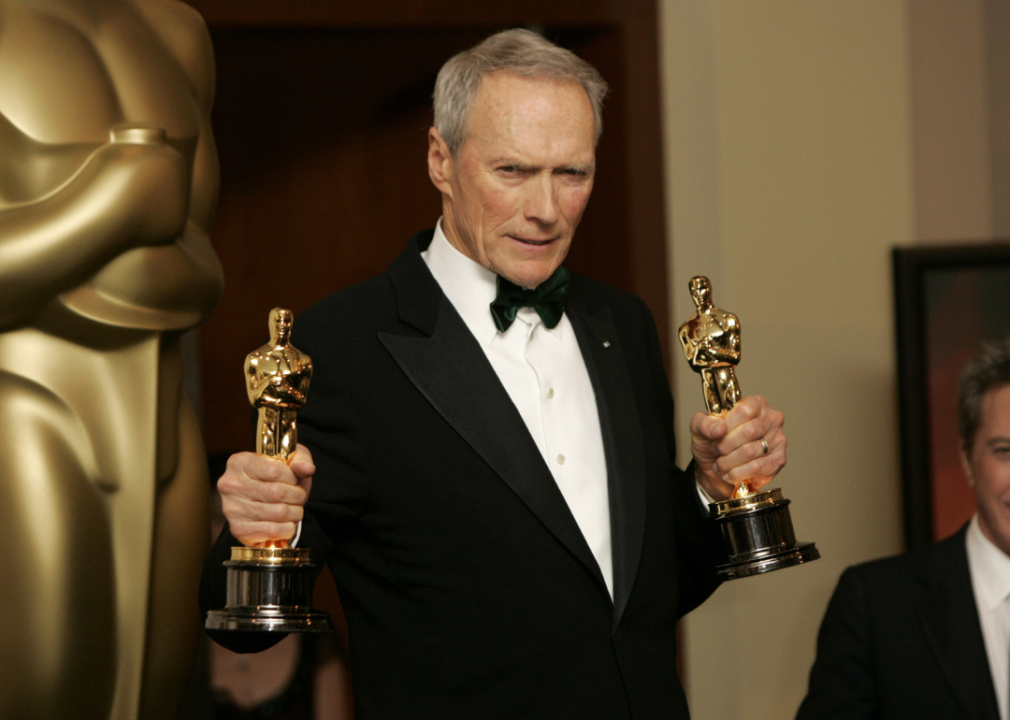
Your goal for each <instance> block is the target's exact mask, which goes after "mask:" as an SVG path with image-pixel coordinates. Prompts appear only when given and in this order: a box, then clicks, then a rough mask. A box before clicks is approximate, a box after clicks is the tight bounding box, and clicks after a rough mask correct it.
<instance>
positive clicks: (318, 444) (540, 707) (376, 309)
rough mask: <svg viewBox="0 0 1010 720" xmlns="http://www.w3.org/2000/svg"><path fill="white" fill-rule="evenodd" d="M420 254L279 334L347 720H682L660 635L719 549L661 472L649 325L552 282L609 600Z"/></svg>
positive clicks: (666, 635) (603, 299) (422, 240)
mask: <svg viewBox="0 0 1010 720" xmlns="http://www.w3.org/2000/svg"><path fill="white" fill-rule="evenodd" d="M431 237H432V232H431V231H427V232H424V233H419V234H418V235H416V236H415V237H414V238H413V239H412V240H411V242H410V244H409V246H408V248H407V249H406V250H405V251H404V252H403V253H402V254H401V255H400V256H399V257H398V258H397V259H396V260H395V261H394V262H393V263H392V265H391V266H390V268H389V270H388V271H387V272H386V273H384V274H382V275H379V276H377V277H375V278H372V279H371V280H369V281H366V282H365V283H362V284H360V285H357V286H354V287H351V288H348V289H346V290H343V291H341V292H338V293H336V294H335V295H332V296H330V297H329V298H327V299H325V300H323V301H322V302H320V303H319V304H317V305H316V306H314V307H313V308H311V309H310V310H308V311H307V312H305V313H304V314H303V315H301V316H300V317H299V318H298V320H297V321H296V322H295V325H294V336H293V341H294V344H295V345H296V346H297V347H298V348H299V349H301V350H303V351H305V352H306V353H308V354H309V355H311V356H312V358H313V363H314V366H315V371H314V376H313V379H312V386H311V388H310V391H309V400H308V403H307V405H306V406H305V408H304V410H303V411H302V412H301V413H300V415H299V434H300V439H301V441H302V442H304V443H305V444H306V445H307V446H309V447H310V449H311V450H312V453H313V457H314V460H315V462H316V465H317V472H316V476H315V479H314V481H313V488H312V495H311V498H310V500H309V503H308V505H307V507H306V511H307V517H306V520H305V522H304V523H303V529H302V536H301V540H300V545H302V546H307V547H310V548H312V551H313V558H314V559H316V560H325V561H326V562H328V563H329V565H330V568H331V569H332V572H333V575H334V577H335V578H336V582H337V587H338V589H339V591H340V596H341V599H342V602H343V605H344V610H345V612H346V615H347V622H348V627H349V630H350V652H351V667H352V671H353V674H354V692H355V708H356V712H357V713H358V717H359V718H361V720H369V719H370V718H390V719H392V718H395V719H397V720H399V719H402V718H439V719H445V718H482V719H486V718H503V719H505V718H508V719H509V720H515V719H516V718H545V719H550V720H563V719H565V718H572V719H573V720H576V719H577V720H587V719H589V718H600V719H601V720H603V719H606V720H619V719H620V718H635V719H636V720H646V719H649V718H686V717H688V711H687V704H686V702H685V698H684V693H683V690H682V689H681V685H680V682H679V680H678V677H677V669H676V638H675V624H676V622H677V619H678V618H680V617H681V616H682V615H683V614H684V613H686V612H688V611H689V610H691V609H692V608H694V607H695V606H697V605H698V604H699V603H701V602H702V601H703V600H704V599H705V598H706V597H707V596H708V595H709V594H710V593H711V592H712V591H713V590H714V589H715V587H716V585H717V580H716V577H715V573H714V565H715V563H716V562H718V561H720V558H719V557H718V552H717V548H718V547H719V541H718V538H717V537H716V536H715V535H714V534H713V531H712V529H711V526H710V524H708V523H707V522H706V521H705V520H704V518H703V513H702V509H701V508H700V503H699V502H698V499H697V495H696V491H695V488H694V482H693V477H691V476H688V475H686V474H685V473H683V472H681V471H680V470H678V469H677V468H676V467H675V465H674V442H673V433H672V414H673V402H672V399H671V397H670V391H669V386H668V384H667V380H666V376H665V373H664V370H663V365H662V358H661V355H660V348H659V341H658V337H657V334H656V329H655V326H654V323H653V321H652V318H651V315H650V314H649V312H648V310H647V309H646V307H645V305H644V303H642V302H641V301H640V300H638V299H637V298H635V297H633V296H631V295H628V294H626V293H622V292H619V291H617V290H615V289H613V288H610V287H608V286H605V285H603V284H601V283H597V282H595V281H592V280H589V279H587V278H584V277H580V276H575V277H574V278H573V280H572V287H571V293H570V296H569V298H570V299H569V303H568V309H567V311H566V312H567V313H568V316H569V318H570V320H571V322H572V325H573V326H574V328H575V333H576V336H577V338H578V342H579V347H580V348H581V350H582V354H583V357H584V358H585V361H586V366H587V368H588V370H589V375H590V378H591V380H592V383H593V388H594V390H595V392H596V402H597V406H598V408H599V414H600V423H601V427H602V431H603V439H604V446H605V453H606V461H607V473H608V482H609V496H610V512H611V531H612V547H613V560H614V599H613V602H612V601H611V598H610V595H609V594H608V592H607V589H606V585H605V584H604V580H603V576H602V574H601V572H600V569H599V566H598V565H597V563H596V561H595V558H594V557H593V554H592V552H591V551H590V549H589V547H588V545H587V544H586V541H585V540H584V538H583V536H582V533H581V532H580V530H579V527H578V525H577V524H576V522H575V520H574V518H573V517H572V514H571V512H570V511H569V509H568V506H567V504H566V503H565V500H564V498H563V497H562V495H561V492H560V490H559V489H558V487H557V485H556V484H555V482H554V479H553V477H552V475H551V472H550V470H549V469H548V467H547V465H546V464H545V463H544V460H543V458H542V456H541V455H540V452H539V450H538V449H537V446H536V444H535V443H534V441H533V439H532V438H531V437H530V435H529V432H528V431H527V429H526V426H525V424H524V423H523V420H522V418H521V416H520V415H519V412H518V410H516V408H515V406H514V405H513V404H512V402H511V400H510V399H509V396H508V394H507V392H506V391H505V389H504V387H503V386H502V384H501V382H500V381H499V380H498V377H497V376H496V375H495V373H494V370H493V369H492V367H491V365H490V364H489V362H488V361H487V359H486V357H485V355H484V353H483V351H482V350H481V348H480V346H479V344H478V343H477V341H476V339H475V338H474V337H473V335H472V334H471V333H470V331H469V330H468V328H467V327H466V325H465V324H464V323H463V321H462V319H461V318H460V317H459V315H458V314H457V313H456V311H455V309H454V308H453V307H452V305H451V304H450V303H449V301H448V300H447V299H446V298H445V296H444V295H443V293H442V292H441V289H440V288H439V286H438V284H437V283H436V282H435V280H434V278H433V277H432V275H431V273H430V272H429V271H428V269H427V266H426V265H425V263H424V261H423V259H422V258H421V256H420V252H421V250H423V249H424V248H425V247H427V245H428V243H430V242H431ZM234 542H235V541H234V540H233V539H232V538H231V537H230V535H229V534H228V533H227V532H225V533H224V535H223V536H222V537H221V538H220V539H219V541H218V543H217V544H216V545H215V549H214V550H213V551H212V552H211V554H210V555H209V556H208V562H207V565H206V569H205V575H204V583H203V590H202V595H203V605H204V610H207V609H211V608H213V607H220V606H222V604H223V602H224V578H223V574H222V572H221V571H220V570H219V568H220V562H221V561H222V560H224V559H225V558H226V555H227V548H228V547H229V546H230V545H231V544H233V543H234ZM215 639H219V638H215ZM219 641H221V639H219ZM224 642H225V643H226V644H229V645H230V646H231V647H233V648H236V649H250V648H253V649H255V648H254V646H253V643H254V642H255V640H249V639H245V638H224Z"/></svg>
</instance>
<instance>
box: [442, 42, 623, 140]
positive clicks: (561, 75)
mask: <svg viewBox="0 0 1010 720" xmlns="http://www.w3.org/2000/svg"><path fill="white" fill-rule="evenodd" d="M494 72H506V73H511V74H513V75H518V76H520V77H524V78H538V79H547V80H561V81H570V82H577V83H579V84H580V85H581V86H582V87H583V89H584V90H585V91H586V95H588V96H589V103H590V104H591V105H592V107H593V122H594V125H595V130H596V139H597V140H599V139H600V134H601V133H602V132H603V97H604V96H605V95H606V94H607V83H606V81H605V80H604V79H603V77H602V76H601V75H600V73H599V72H597V71H596V68H594V67H593V66H592V65H590V64H589V63H587V62H586V61H585V60H583V59H582V58H580V57H579V56H577V55H576V54H575V53H573V52H571V51H570V50H565V49H564V48H560V47H558V46H557V45H555V44H554V43H552V42H550V41H549V40H546V39H545V38H543V37H541V36H540V35H538V34H536V33H535V32H533V31H531V30H524V29H521V28H516V29H514V30H505V31H503V32H500V33H497V34H495V35H492V36H491V37H489V38H487V39H486V40H484V41H483V42H482V43H480V44H479V45H476V46H474V47H472V48H470V49H469V50H464V51H463V52H461V53H459V54H458V55H454V56H453V57H451V58H449V60H448V61H447V62H446V63H445V65H443V66H442V69H441V70H439V72H438V79H437V80H436V81H435V94H434V101H435V102H434V105H435V128H436V129H437V130H438V132H439V134H440V135H441V136H442V137H443V138H444V139H445V142H446V144H447V145H448V146H449V152H451V153H452V154H453V156H455V155H456V151H457V150H459V148H460V146H461V145H462V144H463V140H465V139H466V122H467V117H468V116H469V114H470V106H471V105H472V104H473V99H474V98H475V97H476V96H477V90H478V89H480V83H481V79H482V78H483V77H484V76H485V75H488V74H490V73H494Z"/></svg>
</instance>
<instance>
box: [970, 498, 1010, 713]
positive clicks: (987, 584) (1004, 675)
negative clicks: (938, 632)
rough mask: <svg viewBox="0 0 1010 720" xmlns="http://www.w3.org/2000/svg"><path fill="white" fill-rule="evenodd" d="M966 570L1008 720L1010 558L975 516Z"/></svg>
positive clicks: (997, 689) (972, 521)
mask: <svg viewBox="0 0 1010 720" xmlns="http://www.w3.org/2000/svg"><path fill="white" fill-rule="evenodd" d="M965 546H966V549H967V551H968V570H969V572H970V573H971V585H972V589H973V590H974V591H975V605H976V607H977V608H978V619H979V622H980V623H981V625H982V637H983V638H984V639H985V651H986V655H987V656H988V657H989V671H990V672H991V673H992V683H993V686H994V687H995V688H996V699H997V701H998V702H999V716H1000V719H1001V720H1010V697H1008V693H1010V557H1007V555H1006V554H1005V553H1004V552H1003V551H1002V550H1000V549H999V548H998V547H996V546H995V545H993V543H992V542H991V541H990V540H989V538H987V537H986V536H985V535H984V534H983V533H982V528H980V527H979V524H978V515H977V514H976V515H975V517H973V518H972V519H971V524H970V525H969V526H968V533H967V535H966V537H965Z"/></svg>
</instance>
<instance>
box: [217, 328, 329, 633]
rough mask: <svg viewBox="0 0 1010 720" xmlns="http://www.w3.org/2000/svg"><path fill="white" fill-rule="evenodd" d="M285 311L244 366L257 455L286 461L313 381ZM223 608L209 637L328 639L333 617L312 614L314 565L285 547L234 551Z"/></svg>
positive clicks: (270, 544) (304, 553) (282, 543)
mask: <svg viewBox="0 0 1010 720" xmlns="http://www.w3.org/2000/svg"><path fill="white" fill-rule="evenodd" d="M291 324H292V315H291V311H290V310H285V309H283V308H274V309H273V310H271V311H270V342H269V343H267V344H266V345H264V346H262V347H261V348H259V349H258V350H254V351H253V352H251V353H249V355H248V356H247V357H246V361H245V371H246V388H247V390H248V393H249V401H250V402H251V403H252V405H253V407H255V408H256V411H257V419H256V452H258V453H259V454H260V455H266V456H268V457H272V458H277V459H278V460H283V461H284V462H290V460H291V456H292V455H294V452H295V448H296V446H297V445H298V425H297V420H296V416H297V413H298V409H299V408H300V407H302V406H303V405H304V404H305V395H306V392H307V391H308V389H309V380H310V379H311V378H312V359H311V358H310V357H309V356H308V355H306V354H305V353H303V352H300V351H299V350H298V349H297V348H295V347H294V346H293V345H292V344H291ZM225 567H226V568H228V594H227V598H228V600H227V607H226V608H225V609H224V610H213V611H211V612H210V613H208V614H207V622H206V627H207V629H208V630H239V631H259V632H262V631H266V632H331V631H332V629H333V628H332V624H331V623H330V616H329V615H327V614H326V613H322V612H317V611H315V610H313V609H312V588H313V585H314V584H315V573H314V572H313V570H314V566H313V565H312V564H310V562H309V550H308V548H293V547H291V546H290V545H289V544H288V542H287V541H286V540H268V541H267V542H264V543H260V544H259V545H256V546H255V547H233V548H232V549H231V560H229V561H228V562H226V563H225Z"/></svg>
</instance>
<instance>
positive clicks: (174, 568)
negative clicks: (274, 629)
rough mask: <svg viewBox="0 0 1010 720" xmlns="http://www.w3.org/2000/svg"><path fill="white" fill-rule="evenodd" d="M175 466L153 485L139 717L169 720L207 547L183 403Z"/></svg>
mask: <svg viewBox="0 0 1010 720" xmlns="http://www.w3.org/2000/svg"><path fill="white" fill-rule="evenodd" d="M177 457H178V461H177V465H176V467H175V468H174V471H173V472H172V473H171V475H170V476H169V477H168V478H167V479H165V480H162V481H161V482H160V483H159V488H158V496H157V507H156V510H155V524H154V558H153V565H152V568H151V596H150V598H151V599H150V615H149V619H148V630H147V648H146V656H145V661H144V677H143V686H142V691H141V700H140V714H139V717H140V718H143V719H144V720H171V719H173V718H175V717H176V713H177V711H178V707H179V703H180V702H181V701H182V700H183V699H184V697H183V693H184V692H185V690H186V689H187V686H188V684H189V680H190V673H191V670H192V666H193V665H192V663H193V659H194V657H195V654H196V651H197V649H198V647H199V642H200V638H201V637H202V632H203V628H202V623H201V621H200V609H199V605H198V602H197V593H196V588H197V587H198V586H199V584H200V571H201V566H202V563H203V556H204V553H205V552H206V550H207V547H208V545H209V544H210V518H209V512H208V498H209V495H210V491H209V481H208V478H207V461H206V455H205V454H204V449H203V441H202V439H201V436H200V427H199V425H198V424H197V421H196V417H195V415H194V414H193V410H192V408H191V407H190V405H189V402H188V401H187V400H185V399H183V400H182V402H181V405H180V409H179V412H178V455H177Z"/></svg>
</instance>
